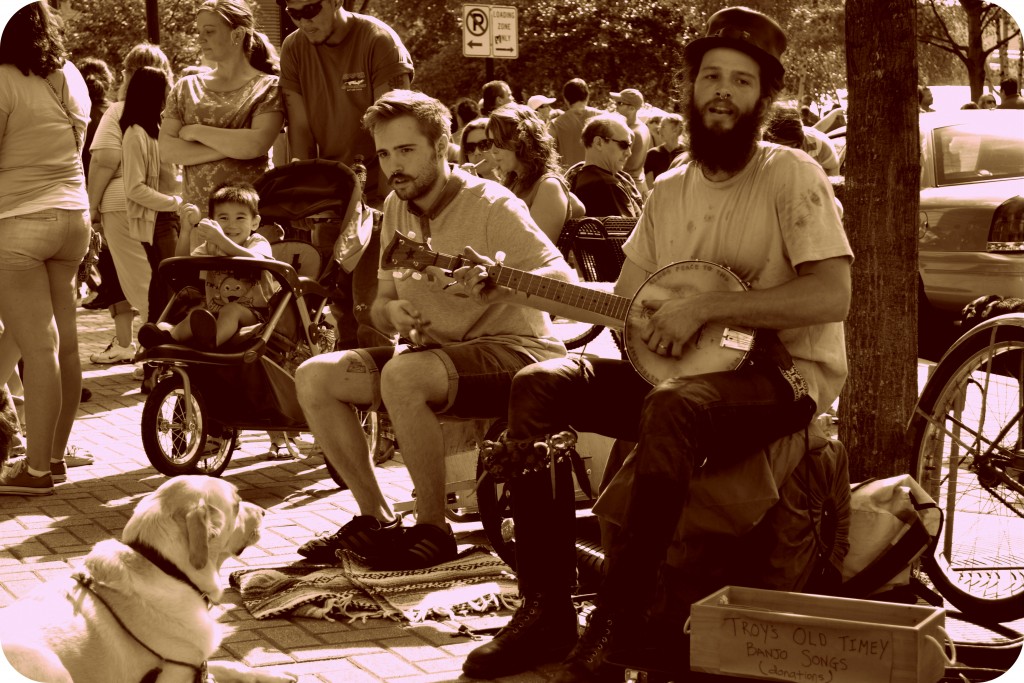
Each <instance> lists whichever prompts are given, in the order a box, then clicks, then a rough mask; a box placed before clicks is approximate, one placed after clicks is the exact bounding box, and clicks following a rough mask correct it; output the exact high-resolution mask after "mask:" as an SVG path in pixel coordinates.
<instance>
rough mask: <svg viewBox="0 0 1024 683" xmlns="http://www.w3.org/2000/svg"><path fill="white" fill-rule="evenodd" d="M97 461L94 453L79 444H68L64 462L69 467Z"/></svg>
mask: <svg viewBox="0 0 1024 683" xmlns="http://www.w3.org/2000/svg"><path fill="white" fill-rule="evenodd" d="M95 461H96V458H94V457H92V454H91V453H89V452H88V451H86V450H83V449H81V448H79V447H78V446H68V447H67V449H65V451H64V464H65V465H67V466H68V467H84V466H85V465H91V464H93V462H95Z"/></svg>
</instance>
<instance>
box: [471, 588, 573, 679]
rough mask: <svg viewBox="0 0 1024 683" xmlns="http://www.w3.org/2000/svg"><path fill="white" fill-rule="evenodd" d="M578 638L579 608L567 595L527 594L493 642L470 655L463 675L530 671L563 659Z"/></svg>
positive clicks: (495, 674)
mask: <svg viewBox="0 0 1024 683" xmlns="http://www.w3.org/2000/svg"><path fill="white" fill-rule="evenodd" d="M577 638H578V633H577V621H576V608H575V607H574V606H573V604H572V598H570V597H569V594H568V592H567V593H566V594H565V596H563V597H561V598H551V597H548V596H544V595H541V594H538V593H535V594H532V595H529V594H528V595H527V596H526V598H525V599H524V600H523V604H522V606H521V607H520V608H519V609H517V610H516V613H515V614H513V615H512V620H511V621H509V622H508V624H507V625H506V626H505V627H504V628H503V629H501V630H500V631H498V633H497V635H495V636H494V639H493V640H492V641H491V642H489V643H486V644H484V645H481V646H480V647H478V648H476V649H475V650H473V651H472V652H470V653H469V656H468V657H466V662H465V663H464V664H463V665H462V673H464V674H465V675H467V676H469V677H470V678H498V677H500V676H512V675H514V674H518V673H522V672H523V671H529V670H530V669H533V668H535V667H537V666H540V665H541V664H547V663H548V662H557V661H560V660H562V659H564V658H565V656H566V655H567V654H569V652H570V650H572V648H573V645H575V644H576V640H577Z"/></svg>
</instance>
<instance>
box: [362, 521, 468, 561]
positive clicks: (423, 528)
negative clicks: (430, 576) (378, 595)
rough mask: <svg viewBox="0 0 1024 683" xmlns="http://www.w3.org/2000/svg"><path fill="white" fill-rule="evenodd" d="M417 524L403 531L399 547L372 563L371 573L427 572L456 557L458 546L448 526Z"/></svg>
mask: <svg viewBox="0 0 1024 683" xmlns="http://www.w3.org/2000/svg"><path fill="white" fill-rule="evenodd" d="M444 526H445V528H444V529H442V528H441V527H437V526H434V525H433V524H417V525H416V526H412V527H408V528H406V529H404V530H403V532H404V533H403V534H402V537H401V540H400V541H399V543H398V545H396V546H395V547H394V548H392V549H391V550H392V551H391V552H390V553H388V554H387V555H385V556H383V557H381V558H380V560H378V561H375V562H372V563H371V564H372V566H373V568H374V569H380V570H385V571H398V570H410V569H426V568H427V567H433V566H436V565H439V564H443V563H445V562H451V561H452V560H454V559H455V558H457V557H458V556H459V546H458V543H456V541H455V534H454V532H452V528H451V526H450V525H448V524H445V525H444Z"/></svg>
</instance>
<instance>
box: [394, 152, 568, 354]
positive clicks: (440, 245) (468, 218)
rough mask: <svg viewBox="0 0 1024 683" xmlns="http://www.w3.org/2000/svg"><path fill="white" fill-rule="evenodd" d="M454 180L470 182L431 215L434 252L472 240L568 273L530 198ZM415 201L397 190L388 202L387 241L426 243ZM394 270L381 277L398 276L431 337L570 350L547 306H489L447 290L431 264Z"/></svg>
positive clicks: (473, 180) (513, 258) (483, 250)
mask: <svg viewBox="0 0 1024 683" xmlns="http://www.w3.org/2000/svg"><path fill="white" fill-rule="evenodd" d="M452 176H453V178H452V179H450V180H449V182H458V181H461V182H463V183H465V187H464V188H463V189H462V191H461V192H459V193H458V195H456V197H455V198H454V199H453V200H452V201H451V203H449V204H448V206H446V207H445V208H444V209H442V210H441V211H440V213H439V214H438V215H437V216H436V217H435V218H434V219H433V220H431V221H430V227H429V230H430V246H431V251H434V252H437V253H442V254H446V255H449V256H461V255H462V254H463V253H464V252H463V250H464V249H465V247H466V246H470V247H472V248H473V249H475V250H476V251H477V253H479V254H483V255H485V256H489V257H490V258H494V257H495V255H496V254H497V253H498V252H499V251H501V252H504V253H505V260H504V265H506V266H508V267H510V268H516V269H518V270H526V271H532V270H536V269H538V268H542V267H551V266H554V267H557V268H558V269H559V270H561V271H562V272H563V273H564V275H565V279H566V280H570V279H571V277H572V276H571V270H570V269H569V266H568V265H567V264H566V262H565V260H564V259H563V258H562V256H561V254H560V253H559V251H558V249H556V248H555V245H553V244H552V243H551V241H550V240H549V239H548V238H547V237H546V236H545V235H544V233H542V232H541V231H540V228H538V227H537V225H536V223H534V222H533V219H531V218H530V211H529V209H527V208H526V204H524V203H523V201H522V200H520V199H518V198H516V196H515V195H513V194H512V192H510V191H509V190H508V189H506V188H504V187H502V186H501V185H499V184H497V183H495V182H491V181H489V180H483V179H481V178H477V177H475V176H470V175H468V174H466V173H464V172H463V171H461V170H459V169H454V170H453V171H452ZM407 206H408V204H407V202H405V201H403V200H401V199H399V197H398V196H397V195H396V194H394V193H391V194H390V195H388V197H387V199H386V200H385V201H384V219H383V225H382V228H381V248H382V249H384V248H386V247H387V245H389V244H390V243H391V240H392V239H393V238H394V236H395V232H396V231H397V232H399V233H401V234H402V235H403V236H404V237H408V238H411V239H414V240H416V241H418V242H423V241H424V234H423V231H422V228H421V226H420V218H419V217H418V216H415V215H413V214H412V213H410V212H409V210H408V208H407ZM394 272H395V271H393V270H384V269H381V270H380V271H379V273H378V278H379V279H381V280H389V281H393V282H394V283H395V286H396V288H397V290H398V298H400V299H405V300H407V301H410V302H411V303H412V304H413V305H414V306H416V308H417V309H418V310H419V312H420V314H421V316H422V317H423V319H424V320H426V321H429V322H430V326H429V327H427V328H426V333H427V336H428V337H429V338H430V339H431V341H434V342H436V343H439V344H453V343H460V342H471V341H487V342H492V343H501V344H508V345H510V346H513V347H515V348H517V349H518V350H520V351H523V352H524V353H526V354H528V355H530V356H531V357H533V358H535V359H536V360H546V359H548V358H557V357H559V356H564V355H565V346H564V345H563V344H562V343H561V342H560V341H559V340H558V339H557V338H555V337H554V336H553V335H552V332H551V329H550V326H549V324H548V315H547V314H546V313H543V312H541V311H540V310H536V309H532V308H526V307H524V306H518V305H514V304H491V305H489V306H482V305H480V304H479V303H477V302H476V301H474V300H472V299H470V298H468V297H466V296H464V295H462V294H458V293H455V291H454V288H452V289H449V290H447V291H445V290H444V289H443V288H444V286H445V285H446V284H447V283H449V282H451V278H448V277H445V276H444V275H443V274H441V272H440V271H439V270H438V269H434V268H431V269H429V270H428V271H427V272H425V273H424V274H423V277H422V278H420V279H414V278H411V277H409V278H406V279H404V280H397V279H395V277H394Z"/></svg>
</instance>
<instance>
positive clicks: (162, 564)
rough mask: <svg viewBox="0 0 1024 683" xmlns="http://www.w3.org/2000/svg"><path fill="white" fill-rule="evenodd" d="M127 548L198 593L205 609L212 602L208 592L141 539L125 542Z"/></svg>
mask: <svg viewBox="0 0 1024 683" xmlns="http://www.w3.org/2000/svg"><path fill="white" fill-rule="evenodd" d="M126 545H127V546H128V547H129V548H131V549H132V550H134V551H135V552H137V553H138V554H139V555H142V556H143V557H144V558H146V559H147V560H149V561H150V562H152V563H153V564H155V565H156V567H157V569H159V570H160V571H162V572H163V573H164V574H167V575H168V576H170V577H171V578H173V579H177V580H178V581H181V582H182V583H183V584H185V585H186V586H188V587H189V588H191V589H192V590H194V591H195V592H196V593H199V597H201V598H202V599H203V601H204V602H205V603H206V607H207V609H209V608H210V606H211V605H212V604H213V600H211V599H210V596H209V594H208V593H207V592H206V591H204V590H203V589H201V588H200V587H199V586H197V585H195V584H194V583H192V579H190V578H188V576H186V575H185V572H183V571H181V569H179V568H178V566H177V565H176V564H174V563H173V562H171V561H170V560H168V559H167V558H166V557H164V556H163V554H162V553H161V552H160V551H159V550H157V549H156V548H154V547H153V546H151V545H147V544H146V543H143V542H142V541H132V542H131V543H127V544H126Z"/></svg>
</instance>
